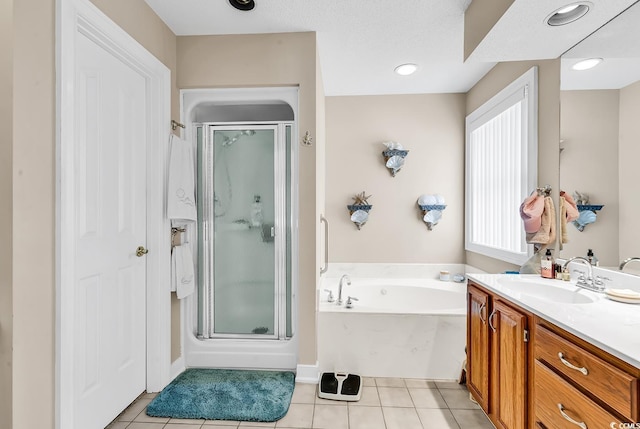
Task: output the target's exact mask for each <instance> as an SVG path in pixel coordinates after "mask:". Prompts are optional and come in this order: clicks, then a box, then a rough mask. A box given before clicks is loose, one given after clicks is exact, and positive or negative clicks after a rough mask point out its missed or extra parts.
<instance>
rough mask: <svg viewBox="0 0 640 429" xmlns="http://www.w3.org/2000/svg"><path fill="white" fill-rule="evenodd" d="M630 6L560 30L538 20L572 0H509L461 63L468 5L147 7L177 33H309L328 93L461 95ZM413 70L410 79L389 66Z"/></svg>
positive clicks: (159, 3)
mask: <svg viewBox="0 0 640 429" xmlns="http://www.w3.org/2000/svg"><path fill="white" fill-rule="evenodd" d="M633 1H635V0H591V2H592V4H593V8H592V11H590V13H589V14H588V15H587V16H585V17H584V18H583V19H581V20H580V21H578V22H576V23H573V24H571V25H568V26H565V27H561V28H551V27H548V26H547V25H546V24H545V23H544V22H543V21H544V18H545V17H546V16H547V15H549V13H551V12H552V11H554V10H555V9H558V8H560V7H562V6H564V5H565V4H567V3H571V2H572V1H571V0H535V1H532V0H515V1H514V3H513V5H512V6H511V7H510V8H509V10H508V11H507V12H506V13H505V14H504V16H503V17H502V18H501V19H500V20H499V21H498V23H497V24H496V26H495V27H494V28H493V29H492V31H491V32H490V33H489V34H488V35H487V37H486V38H485V39H484V40H483V42H482V43H481V44H480V46H479V47H478V48H477V49H476V51H474V53H473V54H472V55H471V57H470V59H469V60H467V61H466V62H465V61H463V34H464V12H465V10H466V8H467V7H468V5H469V4H470V3H471V0H406V1H403V2H399V1H397V0H256V7H255V9H254V10H252V11H250V12H242V11H238V10H236V9H234V8H233V7H232V6H231V5H230V4H229V2H228V1H227V0H146V2H147V3H148V4H149V5H150V6H151V7H152V8H153V9H154V11H155V12H156V13H157V14H158V15H159V16H160V18H161V19H162V20H163V21H164V22H165V23H166V24H167V25H168V26H169V28H171V30H172V31H173V32H174V33H175V34H176V35H178V36H182V35H206V34H212V35H214V34H260V33H279V32H298V31H315V32H317V37H318V50H319V56H320V64H321V67H322V76H323V81H324V87H325V94H326V95H328V96H333V95H369V94H411V93H455V92H467V91H468V90H469V89H470V88H471V87H473V85H474V84H475V83H476V82H477V81H478V80H479V79H480V78H482V77H483V76H484V75H485V74H486V73H487V72H488V71H489V70H490V69H491V68H492V67H493V66H494V64H495V63H496V62H498V61H511V60H520V59H543V58H557V57H558V56H560V55H561V54H562V53H563V52H565V51H566V50H568V49H569V48H570V47H572V46H573V45H575V44H577V43H578V42H579V41H580V40H582V39H583V38H584V37H586V36H587V35H588V34H590V33H591V32H593V31H594V30H595V29H597V28H598V27H600V26H601V25H603V24H604V23H605V22H607V21H608V20H610V19H611V18H612V17H613V16H615V15H616V14H617V13H619V12H620V11H621V10H623V9H624V8H626V7H627V6H628V5H629V4H631V3H633ZM406 62H412V63H416V64H418V65H419V69H418V71H417V72H416V73H415V74H413V75H411V76H398V75H396V74H395V73H394V72H393V69H394V68H395V67H396V66H397V65H399V64H402V63H406Z"/></svg>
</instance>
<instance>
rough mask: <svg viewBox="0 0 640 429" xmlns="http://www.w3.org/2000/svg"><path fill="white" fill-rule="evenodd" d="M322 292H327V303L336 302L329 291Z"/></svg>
mask: <svg viewBox="0 0 640 429" xmlns="http://www.w3.org/2000/svg"><path fill="white" fill-rule="evenodd" d="M324 291H325V292H329V295H328V296H327V302H334V301H335V300H336V298H335V297H334V296H333V291H332V290H331V289H325V290H324Z"/></svg>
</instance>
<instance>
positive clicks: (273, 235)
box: [271, 226, 276, 238]
mask: <svg viewBox="0 0 640 429" xmlns="http://www.w3.org/2000/svg"><path fill="white" fill-rule="evenodd" d="M275 236H276V227H275V226H272V227H271V238H273V237H275Z"/></svg>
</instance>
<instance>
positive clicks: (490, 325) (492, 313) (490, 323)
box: [489, 308, 496, 332]
mask: <svg viewBox="0 0 640 429" xmlns="http://www.w3.org/2000/svg"><path fill="white" fill-rule="evenodd" d="M495 314H496V309H495V308H494V309H493V311H492V312H491V314H490V315H489V327H490V328H491V330H492V331H493V332H496V327H495V326H493V322H492V321H491V320H492V319H493V316H495Z"/></svg>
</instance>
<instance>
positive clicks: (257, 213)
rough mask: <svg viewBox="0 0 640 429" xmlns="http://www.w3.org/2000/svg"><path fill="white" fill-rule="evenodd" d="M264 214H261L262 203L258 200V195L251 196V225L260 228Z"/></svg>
mask: <svg viewBox="0 0 640 429" xmlns="http://www.w3.org/2000/svg"><path fill="white" fill-rule="evenodd" d="M263 221H264V216H263V215H262V203H261V202H260V195H254V196H253V204H251V227H253V228H260V227H261V226H262V222H263Z"/></svg>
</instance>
